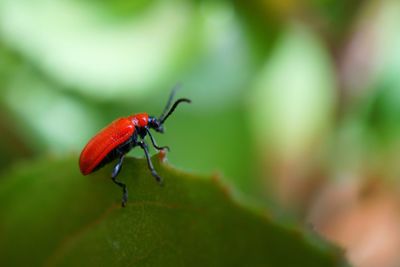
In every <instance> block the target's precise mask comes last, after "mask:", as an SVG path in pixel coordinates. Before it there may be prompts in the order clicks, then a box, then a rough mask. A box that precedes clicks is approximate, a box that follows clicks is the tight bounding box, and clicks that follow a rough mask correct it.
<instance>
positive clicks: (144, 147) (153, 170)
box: [138, 141, 163, 185]
mask: <svg viewBox="0 0 400 267" xmlns="http://www.w3.org/2000/svg"><path fill="white" fill-rule="evenodd" d="M138 144H139V146H140V147H141V148H142V149H143V151H144V155H145V156H146V160H147V165H148V167H149V170H150V172H151V175H153V177H154V178H156V181H157V182H158V183H159V184H160V185H162V184H163V179H162V178H161V177H160V176H159V175H158V173H157V172H156V170H155V169H154V166H153V163H152V162H151V159H150V156H149V149H148V147H147V144H146V143H145V142H144V141H140V142H138Z"/></svg>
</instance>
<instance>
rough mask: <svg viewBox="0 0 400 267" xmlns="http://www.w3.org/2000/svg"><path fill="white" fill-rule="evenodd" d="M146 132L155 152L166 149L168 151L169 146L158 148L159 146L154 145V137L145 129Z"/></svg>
mask: <svg viewBox="0 0 400 267" xmlns="http://www.w3.org/2000/svg"><path fill="white" fill-rule="evenodd" d="M146 131H147V134H148V135H149V137H150V140H151V143H152V144H153V146H154V147H155V148H156V149H157V150H163V149H167V150H168V151H169V146H161V147H160V146H158V145H157V144H156V141H155V140H154V137H153V135H152V134H151V132H150V130H149V128H146Z"/></svg>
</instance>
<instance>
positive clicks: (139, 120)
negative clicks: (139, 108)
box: [129, 113, 149, 127]
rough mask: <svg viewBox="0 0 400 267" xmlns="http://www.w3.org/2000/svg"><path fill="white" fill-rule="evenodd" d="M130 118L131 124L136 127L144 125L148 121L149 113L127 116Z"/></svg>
mask: <svg viewBox="0 0 400 267" xmlns="http://www.w3.org/2000/svg"><path fill="white" fill-rule="evenodd" d="M129 119H131V120H132V123H133V125H135V126H136V127H146V126H147V124H148V123H149V115H148V114H147V113H138V114H135V115H133V116H129Z"/></svg>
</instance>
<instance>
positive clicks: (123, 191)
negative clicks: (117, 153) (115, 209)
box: [111, 155, 128, 207]
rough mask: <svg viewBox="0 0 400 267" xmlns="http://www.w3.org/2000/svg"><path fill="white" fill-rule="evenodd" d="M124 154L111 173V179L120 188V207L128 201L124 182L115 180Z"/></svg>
mask: <svg viewBox="0 0 400 267" xmlns="http://www.w3.org/2000/svg"><path fill="white" fill-rule="evenodd" d="M124 158H125V155H122V156H121V157H120V158H119V160H118V162H117V164H116V165H115V167H114V170H113V172H112V174H111V179H112V181H113V182H114V183H115V184H116V185H118V186H119V187H121V188H122V207H125V205H126V202H127V201H128V189H127V188H126V184H124V183H123V182H121V181H119V180H117V176H118V174H119V172H120V171H121V167H122V162H123V161H124Z"/></svg>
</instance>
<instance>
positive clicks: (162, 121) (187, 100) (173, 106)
mask: <svg viewBox="0 0 400 267" xmlns="http://www.w3.org/2000/svg"><path fill="white" fill-rule="evenodd" d="M182 102H186V103H192V101H191V100H190V99H187V98H179V99H178V100H176V102H175V103H174V104H173V105H172V108H171V109H170V110H169V111H168V113H167V115H165V116H164V117H162V118H160V124H161V125H162V124H163V123H164V121H165V120H166V119H167V118H168V117H169V116H170V115H171V114H172V112H174V110H175V109H176V107H177V106H178V105H179V103H182Z"/></svg>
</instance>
